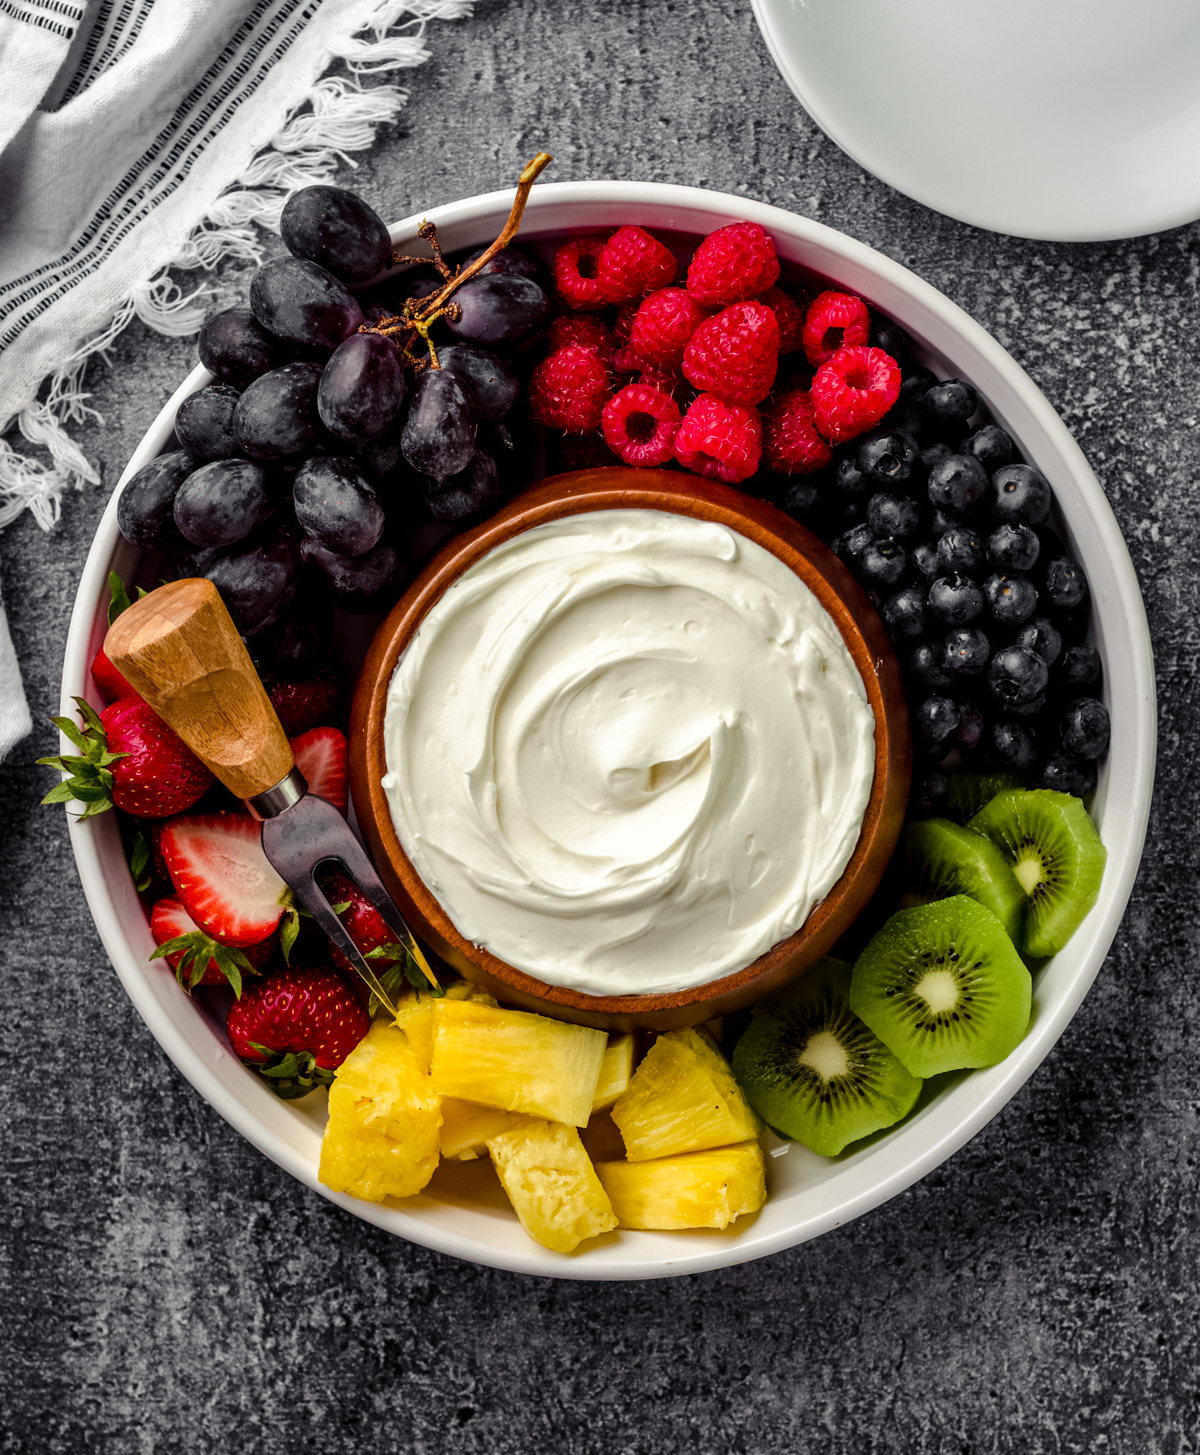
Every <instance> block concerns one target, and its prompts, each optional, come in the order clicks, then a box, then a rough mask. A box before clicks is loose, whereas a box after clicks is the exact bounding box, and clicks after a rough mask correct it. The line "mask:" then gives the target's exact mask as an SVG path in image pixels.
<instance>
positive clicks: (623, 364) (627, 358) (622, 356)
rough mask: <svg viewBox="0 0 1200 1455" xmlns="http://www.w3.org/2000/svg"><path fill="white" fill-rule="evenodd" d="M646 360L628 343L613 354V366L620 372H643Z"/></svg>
mask: <svg viewBox="0 0 1200 1455" xmlns="http://www.w3.org/2000/svg"><path fill="white" fill-rule="evenodd" d="M645 362H646V361H645V360H644V359H643V358H641V357H640V356H639V355H638V354H636V353H634V351H633V349H631V348H630V347H629V345H628V344H626V345H625V346H624V347H623V348H619V349H618V350H617V351H616V353H615V354H614V355H613V368H614V369H615V370H616V371H617V373H618V374H637V373H640V372H641V369H642V367H643V366H644V364H645Z"/></svg>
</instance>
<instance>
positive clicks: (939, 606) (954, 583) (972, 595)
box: [929, 572, 984, 626]
mask: <svg viewBox="0 0 1200 1455" xmlns="http://www.w3.org/2000/svg"><path fill="white" fill-rule="evenodd" d="M983 605H984V595H983V592H982V591H981V590H980V588H979V586H978V584H977V583H976V582H974V581H972V580H971V578H970V577H969V576H961V575H959V574H958V573H957V572H955V573H953V574H951V575H949V576H939V577H938V579H937V580H936V581H935V582H934V583H933V585H932V586H930V588H929V610H930V611H931V612H932V613H933V615H934V616H936V617H937V619H938V620H939V621H944V622H945V623H946V625H947V626H966V625H967V623H968V622H971V621H974V620H975V618H976V617H977V616H978V615H979V614H980V612H982V610H983Z"/></svg>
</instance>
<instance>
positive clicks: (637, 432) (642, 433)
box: [601, 384, 680, 465]
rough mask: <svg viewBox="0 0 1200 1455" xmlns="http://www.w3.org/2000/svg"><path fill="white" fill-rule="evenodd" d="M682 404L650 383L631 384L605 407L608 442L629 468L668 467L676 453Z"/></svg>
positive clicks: (615, 395) (605, 430)
mask: <svg viewBox="0 0 1200 1455" xmlns="http://www.w3.org/2000/svg"><path fill="white" fill-rule="evenodd" d="M679 418H680V415H679V405H678V404H676V403H675V401H674V400H673V399H672V398H671V396H670V395H669V394H664V393H663V391H662V390H661V389H654V388H652V387H651V386H650V385H649V384H630V385H628V386H627V387H626V388H624V389H622V390H620V391H619V393H617V394H614V395H613V397H612V398H611V399H610V400H609V401H608V403H607V404H606V405H605V406H604V418H603V420H602V423H601V427H602V429H603V431H604V443H605V444H606V445H607V446H608V447H609V449H610V450H612V451H613V452H614V453H616V454H618V455H620V457H621V458H622V459H623V460H624V461H625V463H626V464H627V465H665V464H666V463H667V461H668V460H669V459H670V458H671V456H672V455H673V454H674V453H675V433H676V431H677V430H678V428H679Z"/></svg>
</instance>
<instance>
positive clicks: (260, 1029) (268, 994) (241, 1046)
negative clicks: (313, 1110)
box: [225, 969, 371, 1101]
mask: <svg viewBox="0 0 1200 1455" xmlns="http://www.w3.org/2000/svg"><path fill="white" fill-rule="evenodd" d="M370 1025H371V1021H370V1017H369V1016H368V1015H367V1012H366V1010H365V1009H364V1008H363V1005H362V1002H361V1001H360V1000H359V998H358V996H357V995H356V994H355V993H354V990H353V988H352V987H351V986H350V985H349V984H348V983H347V981H346V980H344V979H343V978H342V976H341V975H339V974H338V973H337V971H336V970H330V969H317V970H291V969H288V970H280V971H277V972H276V973H275V974H274V975H270V976H268V977H267V978H266V979H265V980H262V981H260V982H259V983H258V984H256V985H254V986H252V987H251V988H250V989H248V990H246V991H245V992H244V993H243V995H242V998H241V999H240V1000H235V1001H234V1003H233V1004H232V1005H231V1006H230V1007H229V1015H228V1017H227V1019H226V1021H225V1029H226V1030H227V1031H228V1033H229V1040H230V1043H231V1045H232V1046H233V1049H234V1051H235V1052H236V1053H237V1055H238V1056H239V1057H240V1058H241V1059H242V1061H244V1062H245V1063H246V1065H247V1066H249V1067H250V1068H251V1069H252V1070H254V1071H257V1072H258V1073H259V1074H260V1075H261V1076H263V1077H265V1079H266V1081H267V1083H268V1084H269V1086H270V1087H271V1090H272V1091H274V1092H275V1094H276V1095H277V1096H281V1097H283V1098H284V1099H285V1100H289V1101H290V1100H293V1099H294V1098H296V1097H300V1096H307V1095H308V1093H309V1092H310V1091H312V1089H313V1088H314V1087H316V1086H328V1085H329V1084H330V1083H331V1082H332V1081H333V1073H334V1071H336V1070H337V1068H338V1067H339V1066H340V1065H341V1064H342V1062H343V1061H344V1060H345V1059H346V1057H347V1056H348V1055H349V1054H350V1052H351V1051H353V1050H354V1048H355V1046H357V1045H358V1043H359V1041H361V1040H362V1038H363V1037H364V1036H365V1035H366V1034H367V1031H368V1030H369V1029H370Z"/></svg>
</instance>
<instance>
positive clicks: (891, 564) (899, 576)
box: [858, 541, 908, 591]
mask: <svg viewBox="0 0 1200 1455" xmlns="http://www.w3.org/2000/svg"><path fill="white" fill-rule="evenodd" d="M907 571H908V552H907V551H906V550H905V549H904V547H903V546H902V545H900V544H898V543H897V542H896V541H873V542H872V543H871V544H870V545H869V546H868V547H867V548H866V550H865V551H864V552H863V553H862V555H861V556H860V557H859V560H858V575H859V579H860V580H861V581H862V583H863V585H864V586H869V587H874V589H875V590H876V591H894V590H895V589H896V587H897V586H899V584H900V583H901V581H903V580H904V577H905V574H906V572H907Z"/></svg>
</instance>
